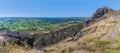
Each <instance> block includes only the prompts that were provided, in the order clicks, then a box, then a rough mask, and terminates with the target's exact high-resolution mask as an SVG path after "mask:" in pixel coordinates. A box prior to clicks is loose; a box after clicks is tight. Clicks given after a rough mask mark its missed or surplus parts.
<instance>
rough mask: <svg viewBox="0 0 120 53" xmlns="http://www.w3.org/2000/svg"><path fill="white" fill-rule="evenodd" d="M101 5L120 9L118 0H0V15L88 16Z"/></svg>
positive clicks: (119, 0)
mask: <svg viewBox="0 0 120 53" xmlns="http://www.w3.org/2000/svg"><path fill="white" fill-rule="evenodd" d="M103 6H108V7H110V8H113V9H116V10H117V9H120V0H0V16H1V17H11V16H12V17H13V16H14V17H31V16H32V17H76V16H77V17H88V16H91V15H92V14H93V13H94V12H95V10H96V9H97V8H99V7H103Z"/></svg>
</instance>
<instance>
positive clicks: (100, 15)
mask: <svg viewBox="0 0 120 53" xmlns="http://www.w3.org/2000/svg"><path fill="white" fill-rule="evenodd" d="M107 13H111V14H114V15H117V13H116V11H115V10H113V9H111V8H108V7H102V8H98V9H97V10H96V12H95V13H94V14H93V16H92V17H90V18H89V19H88V20H86V21H85V22H84V26H85V27H88V26H90V25H92V24H93V23H95V22H99V21H100V20H102V19H105V18H107V17H106V16H105V14H107Z"/></svg>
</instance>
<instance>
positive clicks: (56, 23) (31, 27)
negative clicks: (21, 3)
mask: <svg viewBox="0 0 120 53" xmlns="http://www.w3.org/2000/svg"><path fill="white" fill-rule="evenodd" d="M84 19H85V18H84V17H71V18H56V17H55V18H45V17H44V18H39V17H30V18H29V17H2V18H0V31H5V30H11V31H50V30H53V29H55V28H59V27H62V26H66V25H68V24H75V23H78V22H81V21H83V20H84Z"/></svg>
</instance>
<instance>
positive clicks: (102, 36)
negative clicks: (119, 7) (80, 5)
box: [45, 7, 120, 53]
mask: <svg viewBox="0 0 120 53" xmlns="http://www.w3.org/2000/svg"><path fill="white" fill-rule="evenodd" d="M105 10H107V11H105ZM103 12H104V13H103ZM100 13H101V14H100ZM98 15H99V16H98ZM86 22H87V24H86ZM81 32H82V37H80V38H79V39H78V40H77V41H69V42H68V41H67V40H69V38H68V39H66V40H64V41H62V42H60V43H58V44H55V45H52V46H49V47H46V48H45V49H46V50H47V52H49V53H119V52H120V15H119V14H118V12H117V11H115V10H112V9H108V8H106V7H103V8H100V9H98V10H97V11H96V13H95V14H94V15H93V17H91V18H90V19H88V20H87V21H85V27H84V28H83V29H82V30H80V32H78V33H81Z"/></svg>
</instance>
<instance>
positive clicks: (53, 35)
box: [33, 23, 82, 48]
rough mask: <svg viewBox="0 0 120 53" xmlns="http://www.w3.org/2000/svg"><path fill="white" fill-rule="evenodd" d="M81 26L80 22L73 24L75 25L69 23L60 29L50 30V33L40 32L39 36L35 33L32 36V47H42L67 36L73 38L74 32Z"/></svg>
mask: <svg viewBox="0 0 120 53" xmlns="http://www.w3.org/2000/svg"><path fill="white" fill-rule="evenodd" d="M81 28H82V24H81V23H80V24H75V25H70V26H67V27H63V28H62V29H58V30H55V31H51V32H50V33H47V34H40V35H39V36H38V35H37V34H36V35H34V36H36V37H35V38H34V44H33V46H34V47H40V48H41V47H44V46H48V45H52V44H55V43H58V42H60V41H62V40H64V39H66V38H67V37H72V38H74V37H75V35H76V33H78V31H79V30H80V29H81Z"/></svg>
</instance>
